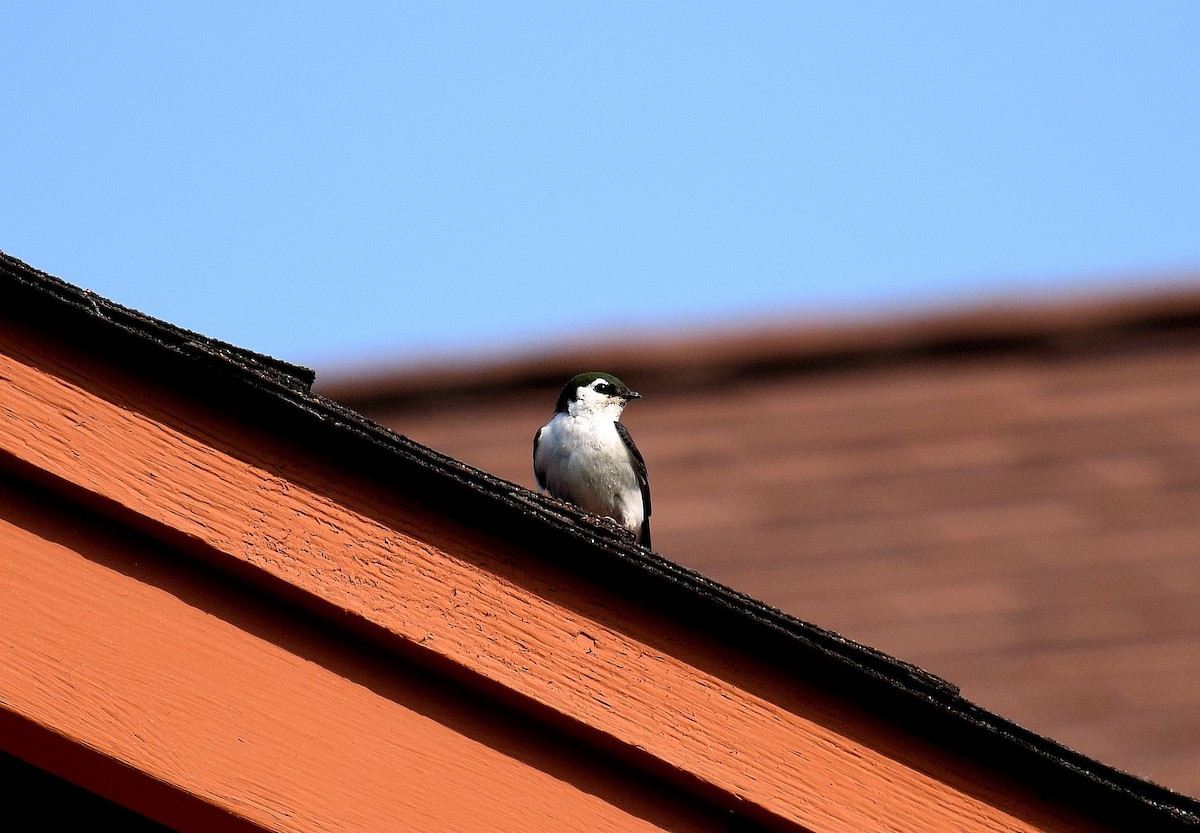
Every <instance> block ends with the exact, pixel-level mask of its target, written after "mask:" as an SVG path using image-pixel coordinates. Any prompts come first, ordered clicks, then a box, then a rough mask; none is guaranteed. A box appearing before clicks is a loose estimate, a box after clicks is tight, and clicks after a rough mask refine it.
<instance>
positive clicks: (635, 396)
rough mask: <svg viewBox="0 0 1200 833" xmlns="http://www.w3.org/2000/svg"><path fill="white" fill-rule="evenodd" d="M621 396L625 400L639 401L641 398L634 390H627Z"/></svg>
mask: <svg viewBox="0 0 1200 833" xmlns="http://www.w3.org/2000/svg"><path fill="white" fill-rule="evenodd" d="M621 396H622V397H624V398H625V399H641V398H642V395H641V394H640V393H638V392H637V391H636V390H627V391H625V392H624V393H623V394H621Z"/></svg>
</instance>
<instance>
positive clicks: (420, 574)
mask: <svg viewBox="0 0 1200 833" xmlns="http://www.w3.org/2000/svg"><path fill="white" fill-rule="evenodd" d="M0 352H3V354H4V357H3V360H2V361H0V403H2V408H3V410H2V412H0V450H2V451H4V452H6V453H7V454H10V455H12V457H13V458H15V459H17V460H20V461H21V462H22V463H24V464H26V465H29V466H32V467H34V468H36V469H38V470H41V471H43V472H46V473H48V474H50V475H53V476H54V477H56V478H60V479H61V480H62V481H64V482H66V483H69V484H72V485H73V486H74V487H77V488H80V489H83V490H86V491H87V492H89V493H91V494H92V495H94V496H96V497H97V498H99V499H101V500H102V501H104V502H107V503H110V504H113V505H116V506H118V507H120V508H121V510H122V511H123V512H125V513H130V514H132V515H133V516H137V517H141V518H143V519H145V520H147V521H149V522H151V523H152V524H158V525H163V526H165V527H169V528H170V529H173V530H176V531H177V532H178V533H181V534H182V535H184V536H186V537H187V538H189V539H191V540H192V541H193V542H195V543H196V544H199V545H203V546H204V547H205V548H206V549H207V550H208V551H210V552H212V553H215V554H216V556H217V557H219V558H224V559H229V560H231V561H232V562H236V564H237V565H239V566H248V567H252V568H253V569H255V570H258V571H262V572H263V573H264V574H266V575H269V576H270V577H272V578H273V579H276V580H279V581H281V582H284V583H286V584H287V585H288V586H290V587H291V588H293V589H294V590H295V591H298V592H299V593H301V594H307V595H309V596H311V597H313V598H314V599H319V600H320V601H321V602H323V603H326V604H328V605H331V606H333V607H334V608H337V609H341V610H343V611H345V612H346V613H347V614H349V616H351V617H354V618H357V619H361V620H363V621H365V622H368V623H370V624H371V625H373V626H375V627H377V628H379V629H381V630H382V631H383V632H385V633H387V634H390V635H391V636H393V637H394V638H395V639H396V640H397V642H398V643H403V644H405V645H409V646H417V647H419V649H420V650H422V651H425V652H430V653H431V654H433V655H435V656H436V658H437V659H438V660H439V661H441V662H443V663H445V664H448V665H449V666H451V667H454V668H458V669H461V670H462V671H463V672H466V673H468V674H469V675H474V676H477V677H478V678H480V679H481V680H483V681H486V682H487V683H489V684H493V685H495V686H498V687H499V689H500V690H504V691H508V692H511V693H512V694H514V695H516V696H517V697H518V698H519V699H520V700H522V701H528V702H529V703H532V704H535V705H536V706H537V707H539V708H540V709H544V710H546V711H547V712H548V713H549V714H551V715H554V716H556V717H557V718H561V719H564V720H566V721H569V722H570V723H572V724H578V725H581V726H583V727H587V728H588V729H589V730H590V731H593V732H596V733H599V734H600V736H602V737H603V738H607V739H608V741H609V742H610V744H611V746H612V748H616V749H626V750H628V751H630V752H631V753H635V755H634V756H635V757H637V758H638V759H640V760H649V761H651V762H655V763H656V764H657V765H658V766H659V767H660V768H661V770H662V771H664V772H669V773H676V774H677V775H678V776H679V777H680V778H681V779H683V780H694V781H695V782H697V783H698V784H700V785H701V787H702V789H704V790H705V791H707V794H708V795H710V796H712V797H714V798H715V799H716V800H719V801H723V802H725V803H726V804H727V805H728V806H737V807H742V808H745V810H746V812H747V813H748V814H750V815H753V816H755V817H757V818H759V819H760V820H762V821H764V822H768V823H779V824H798V825H802V826H803V827H804V828H806V829H809V830H813V831H822V833H824V831H829V832H830V833H833V832H834V831H845V832H846V833H849V832H850V831H854V833H859V832H860V831H866V830H890V831H899V832H900V833H908V832H909V831H912V833H917V831H942V830H995V831H999V830H1004V831H1024V830H1064V831H1065V830H1081V829H1088V828H1087V827H1086V826H1084V825H1083V824H1082V822H1081V821H1080V819H1078V818H1074V817H1073V816H1072V815H1071V814H1070V813H1069V812H1068V811H1066V810H1063V809H1062V808H1055V807H1054V806H1052V805H1049V804H1046V803H1043V802H1041V801H1040V800H1038V799H1036V798H1034V797H1032V796H1029V795H1027V794H1024V793H1023V791H1022V788H1020V787H1018V786H1016V785H1014V784H1012V783H1009V782H1007V781H1006V780H1005V779H1003V778H999V777H997V776H996V775H995V773H991V772H987V771H985V770H983V769H981V768H980V767H977V766H975V765H974V764H973V763H972V762H970V761H965V760H961V759H955V760H950V759H948V758H947V756H945V755H944V754H943V753H941V752H940V751H939V750H937V749H933V748H930V747H929V746H927V745H923V744H922V743H921V742H920V741H919V740H917V739H914V738H911V737H908V736H906V735H903V733H900V732H898V731H896V730H895V729H893V728H891V727H889V726H887V725H886V724H884V723H883V722H882V721H877V720H875V721H873V720H872V718H871V717H870V715H864V714H859V713H855V714H848V712H847V707H846V706H844V705H843V704H841V703H839V702H838V701H836V700H833V699H832V698H830V697H828V696H827V695H824V694H823V693H822V692H821V690H820V688H819V687H817V686H811V687H808V686H805V685H804V684H803V681H802V680H800V679H797V678H796V677H795V676H788V677H787V678H786V679H781V678H780V675H779V674H778V673H777V671H775V670H772V669H763V668H759V667H756V666H755V665H754V664H753V663H748V662H746V661H745V659H744V658H741V657H738V656H737V655H736V654H730V653H729V652H724V653H722V652H721V651H713V652H711V653H710V651H709V649H710V648H712V646H710V645H708V644H706V643H705V642H704V641H703V640H698V639H696V638H695V637H694V635H692V634H689V633H688V632H686V631H685V630H684V629H682V628H679V627H677V626H674V625H673V624H672V623H671V622H669V621H662V620H655V618H654V617H653V615H652V613H651V612H649V611H647V610H645V608H644V607H638V606H635V605H631V604H628V603H625V602H624V601H623V600H621V599H620V598H616V597H612V598H604V599H596V598H594V597H593V596H594V592H595V591H594V588H593V587H591V586H589V585H587V584H585V583H583V582H581V581H579V580H577V579H573V578H572V577H571V576H570V575H569V574H567V573H565V572H562V573H554V572H553V570H552V569H551V570H549V571H547V568H546V567H545V565H544V564H539V563H538V562H536V561H535V560H533V559H530V558H528V557H525V556H524V555H523V553H521V552H519V551H518V550H516V549H515V548H514V547H513V546H512V545H511V544H510V543H509V542H507V541H504V540H498V539H491V538H488V537H487V536H484V535H482V534H480V533H479V532H478V531H476V530H474V529H473V528H471V527H470V526H469V525H467V524H463V523H460V522H457V521H455V520H453V519H451V518H448V517H444V516H443V517H435V516H433V515H431V513H430V512H429V511H428V510H426V509H424V508H421V507H420V506H419V505H418V504H417V503H416V502H415V501H414V500H413V499H411V498H410V497H409V496H408V495H406V493H405V490H404V485H403V484H402V483H400V484H397V488H396V489H395V490H394V491H390V492H388V491H380V490H379V489H377V488H375V487H374V486H369V487H368V486H365V485H364V484H363V483H362V482H359V481H356V480H355V478H354V477H353V475H352V474H351V473H349V472H346V471H341V470H338V469H337V467H336V466H331V465H327V464H324V463H321V462H320V461H319V460H318V459H317V457H316V456H315V455H310V454H308V453H307V452H306V450H305V449H303V448H297V447H293V446H290V445H288V443H287V442H286V439H284V438H280V437H277V436H273V435H271V434H269V433H266V432H264V431H263V430H261V429H260V428H259V427H257V426H254V425H250V424H247V423H246V422H244V421H240V420H238V419H235V418H233V417H231V416H229V415H228V414H225V413H222V412H221V411H220V410H219V409H218V408H208V407H205V406H203V404H202V403H195V402H191V401H189V400H188V399H187V398H186V397H181V396H179V395H178V393H177V392H173V391H170V390H163V389H160V388H156V387H154V386H151V385H148V384H146V383H144V382H143V381H140V380H138V379H136V378H134V377H132V376H127V375H124V374H122V373H120V372H119V371H117V370H116V369H114V368H111V367H106V366H103V365H101V364H99V363H95V362H92V361H90V360H87V359H84V358H83V357H81V356H79V355H77V354H74V353H70V352H64V351H62V350H61V349H60V348H59V347H58V346H57V345H55V344H53V343H49V342H46V341H42V340H39V339H37V338H36V337H35V335H34V334H31V333H28V332H25V333H18V331H17V330H15V329H13V330H9V331H7V332H6V333H4V334H0ZM570 557H571V554H570V553H563V554H562V558H563V559H569V558H570ZM851 711H853V710H851Z"/></svg>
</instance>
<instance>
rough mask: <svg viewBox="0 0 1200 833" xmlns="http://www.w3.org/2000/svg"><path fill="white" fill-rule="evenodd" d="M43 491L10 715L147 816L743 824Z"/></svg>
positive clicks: (4, 657) (9, 558)
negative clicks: (67, 746)
mask: <svg viewBox="0 0 1200 833" xmlns="http://www.w3.org/2000/svg"><path fill="white" fill-rule="evenodd" d="M23 491H24V490H23V489H22V488H21V484H20V483H19V482H16V481H14V480H10V479H9V478H7V477H4V476H0V553H3V554H4V556H3V565H4V569H3V570H0V621H2V622H3V623H4V628H3V635H2V643H0V644H2V648H3V649H2V650H0V714H3V713H4V712H7V716H6V717H5V718H0V727H6V728H11V727H14V726H16V723H17V721H18V720H19V721H23V722H24V723H25V724H26V727H27V728H26V730H25V733H26V734H27V735H29V737H28V738H27V739H26V742H25V743H24V744H21V743H20V739H19V738H13V737H12V736H10V735H8V734H7V733H6V735H5V741H6V742H8V743H11V742H14V741H15V742H17V743H18V745H22V746H23V748H22V749H19V750H14V751H21V752H23V753H25V754H27V755H30V756H31V758H32V759H33V760H34V761H36V762H38V763H40V764H41V765H43V766H46V767H48V768H52V769H53V768H57V767H58V764H57V761H61V760H62V759H63V758H68V759H72V758H76V757H79V755H78V754H64V753H63V751H62V750H59V751H58V753H57V756H56V760H50V761H43V760H39V757H41V753H42V752H43V750H44V748H45V747H46V746H47V745H49V744H51V743H52V742H53V739H54V737H57V738H59V739H61V741H60V742H62V741H65V742H68V743H72V744H74V745H75V746H76V747H77V748H78V749H80V750H83V751H86V752H88V753H89V754H88V756H87V757H88V763H89V768H88V769H84V770H82V771H80V768H78V767H76V768H75V770H74V771H70V768H68V771H70V774H71V775H72V776H73V777H74V778H77V779H80V780H81V781H82V784H83V785H84V786H87V787H89V788H92V789H94V790H95V791H97V792H102V793H104V792H109V793H113V792H115V795H112V796H111V797H112V798H113V799H114V800H118V801H120V802H121V803H123V804H125V805H126V806H130V807H131V808H133V809H135V810H137V811H138V812H141V813H142V814H144V815H148V816H150V817H152V818H156V819H157V820H159V821H161V822H163V823H166V824H169V825H171V826H172V827H175V828H178V829H184V830H203V831H212V830H217V831H220V830H239V831H245V830H248V829H261V830H277V831H314V830H325V831H361V832H362V833H373V832H374V831H381V830H421V831H478V830H497V831H512V833H522V832H523V831H561V830H565V829H570V828H573V827H579V828H581V829H585V830H603V831H613V832H614V833H615V832H616V831H643V833H651V832H652V831H659V830H663V829H670V830H685V831H695V833H702V831H706V832H707V833H714V831H720V830H723V829H724V824H723V818H722V814H720V813H719V812H717V811H716V810H715V809H713V808H711V807H706V806H704V805H699V806H693V805H694V804H695V803H694V802H689V801H686V800H685V799H684V798H683V797H682V796H680V795H679V794H677V793H675V792H673V791H671V790H670V789H664V788H663V787H662V785H655V784H653V783H652V782H647V781H646V780H645V779H640V778H636V777H632V776H631V774H630V773H628V772H627V771H623V770H621V769H618V768H617V767H616V766H614V763H613V762H611V761H608V762H606V761H604V760H598V759H595V758H594V757H592V756H588V755H587V754H586V751H585V750H580V749H579V748H577V746H576V745H574V744H572V743H570V742H567V741H564V740H563V739H561V738H560V737H556V736H555V735H554V734H553V733H549V732H546V731H544V730H542V729H540V728H538V727H536V726H533V725H532V724H529V723H528V722H527V721H524V720H521V719H520V718H514V717H512V716H510V717H509V719H508V720H505V719H504V715H505V712H504V711H503V710H502V711H500V712H499V713H496V712H495V711H494V707H492V708H489V706H488V705H487V704H485V703H481V702H479V701H478V700H476V699H473V698H470V697H464V696H463V695H462V693H461V692H455V691H454V690H453V689H452V687H451V686H447V685H446V684H445V683H443V682H441V681H438V680H436V679H431V678H430V676H429V675H428V674H424V673H422V672H421V669H418V668H415V667H414V666H412V665H409V664H405V663H401V662H398V661H397V660H396V658H395V656H394V655H392V654H389V653H384V652H380V651H377V650H370V649H367V650H363V649H358V648H355V647H354V646H352V645H349V646H348V645H347V644H346V643H345V642H344V641H342V640H339V639H337V638H336V636H331V635H330V634H329V633H328V629H327V628H324V627H322V626H321V623H319V622H318V621H316V620H314V619H313V618H312V617H310V616H305V615H302V614H298V613H297V612H296V611H295V610H294V609H293V608H288V607H285V606H282V605H278V604H276V603H273V602H272V601H270V600H269V599H264V598H263V597H262V595H261V594H259V593H256V592H253V591H246V590H244V589H238V588H236V587H233V586H231V585H230V583H229V582H228V581H227V580H226V579H225V577H223V576H221V575H219V574H214V573H213V572H212V571H209V570H204V569H203V568H200V566H199V565H198V564H197V563H196V562H194V561H192V560H189V559H180V558H179V555H178V553H176V552H174V551H172V550H170V549H169V548H166V547H163V546H161V545H156V544H154V543H153V542H149V541H147V540H145V539H144V538H141V537H140V536H137V535H130V534H128V533H127V532H126V531H125V530H123V529H120V528H115V527H113V526H112V525H109V524H104V523H96V522H91V521H90V520H89V518H88V517H87V515H86V513H80V512H79V511H78V510H75V511H72V507H71V506H69V505H61V504H60V502H59V501H55V500H53V499H52V498H51V499H47V498H46V497H45V496H44V495H38V496H35V497H34V498H33V499H31V498H30V496H29V495H28V494H22V492H23ZM98 756H100V757H103V758H106V759H108V762H109V763H106V762H103V761H100V762H98V761H97V760H96V758H97V757H98ZM121 768H124V769H125V770H126V771H127V773H137V776H138V777H137V778H136V779H133V780H128V779H127V780H126V782H124V783H121V782H120V776H119V774H117V775H116V776H114V773H115V771H116V770H118V769H121ZM105 770H107V773H105V772H104V771H105ZM114 777H116V778H117V780H118V783H113V778H114ZM97 781H98V783H94V782H97ZM148 786H149V788H148ZM153 788H157V791H158V793H157V794H155V793H154V789H153ZM165 791H169V792H170V793H171V795H166V794H164V792H165Z"/></svg>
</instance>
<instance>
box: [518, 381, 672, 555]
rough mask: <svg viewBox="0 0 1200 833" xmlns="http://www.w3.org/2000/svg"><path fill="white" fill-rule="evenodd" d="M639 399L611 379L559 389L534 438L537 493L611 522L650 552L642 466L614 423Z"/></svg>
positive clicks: (626, 433) (621, 427)
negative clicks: (548, 416) (549, 416)
mask: <svg viewBox="0 0 1200 833" xmlns="http://www.w3.org/2000/svg"><path fill="white" fill-rule="evenodd" d="M641 398H642V395H641V394H640V393H638V392H637V391H634V390H630V389H629V386H628V385H626V384H625V383H624V382H622V381H621V380H620V379H618V378H617V377H616V376H613V375H612V374H611V373H600V372H598V371H592V372H589V373H580V374H579V375H578V376H575V377H573V378H572V379H571V381H569V382H567V384H566V385H565V386H564V387H563V389H562V393H560V394H559V396H558V402H557V404H556V405H555V406H554V417H553V418H552V419H551V420H550V421H549V422H547V423H546V424H545V425H543V426H542V427H541V428H539V429H538V431H537V433H536V434H535V435H534V437H533V473H534V476H535V477H536V478H537V483H538V487H539V488H541V489H542V490H543V491H547V492H549V493H550V494H551V495H552V496H554V497H556V498H559V499H560V500H565V501H567V502H568V503H573V504H575V505H576V506H578V507H579V508H580V509H583V510H584V511H585V512H591V513H593V514H596V515H604V516H607V517H609V518H612V519H613V520H615V521H616V522H617V523H619V524H620V525H621V526H623V527H625V528H626V529H628V530H629V531H630V532H631V533H633V534H634V535H635V536H636V537H637V540H638V543H640V544H641V545H642V546H644V547H646V548H649V547H650V483H649V481H648V479H647V477H646V461H645V460H644V459H643V458H642V454H641V452H640V451H638V447H637V446H636V445H635V444H634V442H633V437H631V436H630V435H629V429H628V428H626V427H625V426H624V425H622V424H621V423H620V422H618V420H619V419H620V417H621V412H622V411H624V410H625V406H626V405H628V404H629V402H630V401H632V400H634V399H641Z"/></svg>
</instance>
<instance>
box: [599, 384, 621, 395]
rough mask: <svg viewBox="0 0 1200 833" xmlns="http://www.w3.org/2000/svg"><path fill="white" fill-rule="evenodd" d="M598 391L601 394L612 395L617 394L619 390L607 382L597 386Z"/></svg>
mask: <svg viewBox="0 0 1200 833" xmlns="http://www.w3.org/2000/svg"><path fill="white" fill-rule="evenodd" d="M596 391H597V392H599V393H608V394H612V393H616V392H617V389H616V388H614V387H613V386H612V385H610V384H608V383H607V382H602V383H600V384H599V385H596Z"/></svg>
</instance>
